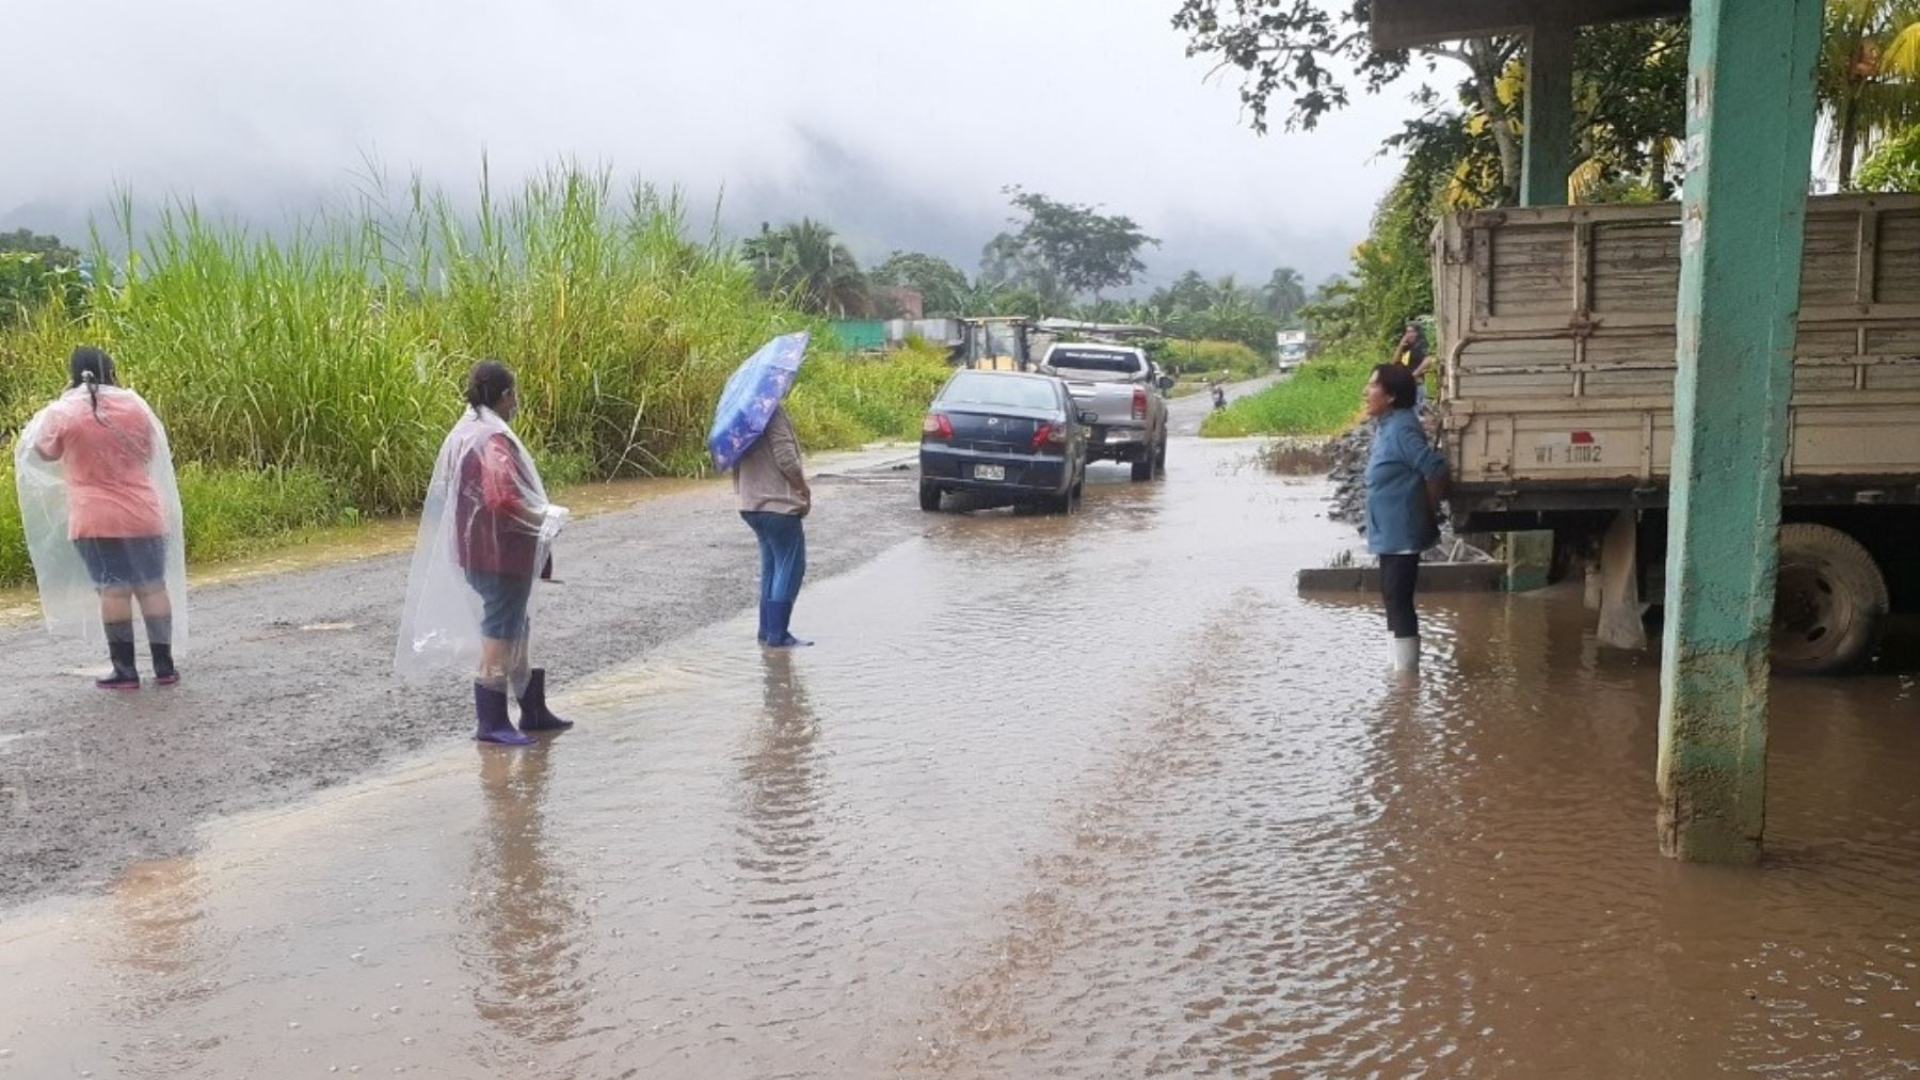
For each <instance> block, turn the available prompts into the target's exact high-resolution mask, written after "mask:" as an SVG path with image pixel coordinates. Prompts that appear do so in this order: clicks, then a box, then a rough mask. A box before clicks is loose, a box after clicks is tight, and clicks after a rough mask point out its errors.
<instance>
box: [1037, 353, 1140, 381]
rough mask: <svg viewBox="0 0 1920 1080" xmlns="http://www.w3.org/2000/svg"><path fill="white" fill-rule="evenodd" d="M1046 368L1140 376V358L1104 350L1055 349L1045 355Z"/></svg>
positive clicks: (1130, 354)
mask: <svg viewBox="0 0 1920 1080" xmlns="http://www.w3.org/2000/svg"><path fill="white" fill-rule="evenodd" d="M1047 366H1048V367H1051V368H1055V369H1058V368H1072V369H1073V370H1075V371H1105V372H1110V373H1112V374H1115V375H1138V374H1140V358H1139V357H1138V356H1135V355H1134V354H1132V353H1123V352H1109V351H1107V350H1105V349H1055V350H1053V352H1051V353H1049V354H1047Z"/></svg>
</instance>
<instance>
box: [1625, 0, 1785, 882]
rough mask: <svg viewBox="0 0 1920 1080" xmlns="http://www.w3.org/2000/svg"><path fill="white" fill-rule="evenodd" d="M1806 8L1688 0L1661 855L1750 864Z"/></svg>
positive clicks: (1757, 836)
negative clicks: (1690, 26) (1690, 16)
mask: <svg viewBox="0 0 1920 1080" xmlns="http://www.w3.org/2000/svg"><path fill="white" fill-rule="evenodd" d="M1821 7H1822V4H1821V0H1767V2H1765V3H1754V2H1753V0H1694V2H1693V53H1692V57H1691V72H1690V74H1689V76H1688V82H1687V165H1688V173H1687V180H1686V186H1685V189H1684V194H1683V198H1682V203H1681V223H1680V227H1681V241H1680V309H1679V351H1678V362H1679V372H1678V376H1677V379H1676V382H1675V387H1674V429H1675V431H1674V435H1675V437H1674V446H1673V482H1672V491H1671V504H1670V505H1671V514H1670V525H1669V534H1668V556H1667V559H1668V561H1667V601H1666V637H1665V640H1664V642H1663V643H1662V648H1663V657H1662V667H1661V675H1660V758H1659V788H1660V842H1661V849H1662V850H1663V851H1665V852H1666V853H1667V854H1669V855H1672V856H1676V857H1678V858H1682V859H1687V860H1692V861H1700V862H1751V861H1753V860H1755V859H1757V858H1759V855H1760V842H1761V835H1762V832H1763V826H1764V824H1765V820H1766V755H1767V678H1768V674H1769V665H1768V658H1767V638H1768V630H1769V626H1770V623H1771V621H1772V614H1773V591H1774V571H1775V565H1776V562H1777V557H1778V550H1777V548H1778V540H1777V532H1778V525H1779V520H1780V465H1781V461H1782V458H1783V456H1784V453H1785V443H1786V432H1787V403H1788V397H1789V395H1790V394H1791V392H1792V389H1793V337H1794V317H1795V313H1796V308H1797V306H1798V298H1799V292H1800V248H1801V239H1802V237H1801V234H1802V231H1803V226H1804V223H1805V220H1806V197H1807V181H1808V178H1809V174H1810V171H1811V160H1812V156H1813V113H1814V103H1813V73H1814V63H1815V60H1816V58H1817V55H1818V51H1819V48H1820V27H1821Z"/></svg>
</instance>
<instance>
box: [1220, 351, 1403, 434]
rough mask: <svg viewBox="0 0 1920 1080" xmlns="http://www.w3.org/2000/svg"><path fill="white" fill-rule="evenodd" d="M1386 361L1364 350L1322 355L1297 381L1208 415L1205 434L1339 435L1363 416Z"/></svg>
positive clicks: (1303, 369)
mask: <svg viewBox="0 0 1920 1080" xmlns="http://www.w3.org/2000/svg"><path fill="white" fill-rule="evenodd" d="M1379 362H1380V361H1379V360H1378V359H1376V358H1373V357H1370V356H1368V355H1367V354H1366V353H1364V352H1363V351H1362V350H1359V349H1353V350H1343V351H1336V352H1333V353H1330V354H1328V355H1323V356H1318V357H1315V358H1314V359H1312V360H1309V361H1308V362H1306V363H1305V364H1302V365H1300V367H1299V369H1298V370H1296V371H1295V372H1294V374H1293V377H1292V378H1290V379H1288V380H1286V381H1285V382H1280V383H1276V384H1274V385H1273V386H1270V387H1268V388H1267V389H1265V390H1263V391H1261V392H1260V393H1257V394H1249V395H1247V396H1246V397H1243V398H1240V399H1239V400H1237V401H1234V402H1233V403H1232V404H1230V405H1228V406H1227V407H1226V408H1225V409H1222V410H1220V411H1219V412H1215V413H1213V414H1211V415H1209V416H1208V417H1207V419H1206V420H1205V421H1204V422H1203V423H1202V424H1201V425H1200V434H1202V435H1206V436H1212V437H1215V438H1234V437H1237V436H1243V435H1337V434H1339V433H1340V432H1342V431H1345V430H1346V429H1347V428H1349V427H1351V426H1352V425H1353V424H1354V422H1355V421H1356V420H1357V419H1358V418H1359V416H1360V411H1361V405H1360V394H1361V391H1362V390H1363V389H1365V387H1366V385H1367V379H1368V378H1369V377H1370V376H1371V375H1372V373H1373V365H1374V364H1377V363H1379Z"/></svg>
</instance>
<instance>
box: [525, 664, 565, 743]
mask: <svg viewBox="0 0 1920 1080" xmlns="http://www.w3.org/2000/svg"><path fill="white" fill-rule="evenodd" d="M572 726H573V721H571V720H562V719H560V718H559V717H557V716H555V715H553V710H552V709H549V708H547V669H546V668H534V669H533V670H532V671H531V672H529V673H528V674H527V692H526V693H524V694H522V695H520V730H521V731H565V730H567V729H568V728H570V727H572Z"/></svg>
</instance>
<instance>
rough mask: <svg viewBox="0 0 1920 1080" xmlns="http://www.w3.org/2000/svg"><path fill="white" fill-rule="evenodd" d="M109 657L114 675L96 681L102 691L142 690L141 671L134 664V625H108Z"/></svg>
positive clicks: (129, 623)
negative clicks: (111, 660) (111, 659)
mask: <svg viewBox="0 0 1920 1080" xmlns="http://www.w3.org/2000/svg"><path fill="white" fill-rule="evenodd" d="M107 655H108V656H111V657H112V658H113V674H111V675H108V676H107V677H106V678H104V679H95V680H94V681H93V685H95V686H97V687H99V688H100V689H102V690H138V689H140V669H139V668H138V667H135V666H134V663H133V623H131V622H123V623H108V624H107Z"/></svg>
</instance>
